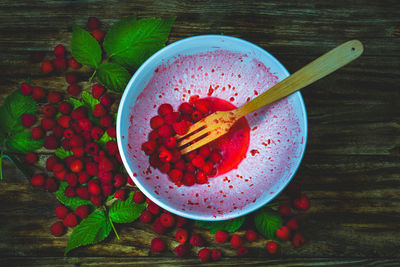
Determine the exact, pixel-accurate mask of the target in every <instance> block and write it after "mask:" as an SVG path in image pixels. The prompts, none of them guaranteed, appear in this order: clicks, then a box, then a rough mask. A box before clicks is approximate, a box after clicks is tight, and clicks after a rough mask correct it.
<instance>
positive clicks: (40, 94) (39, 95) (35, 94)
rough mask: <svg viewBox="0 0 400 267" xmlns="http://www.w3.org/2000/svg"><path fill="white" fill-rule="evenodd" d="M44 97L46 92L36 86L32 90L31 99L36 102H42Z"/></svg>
mask: <svg viewBox="0 0 400 267" xmlns="http://www.w3.org/2000/svg"><path fill="white" fill-rule="evenodd" d="M45 96H46V92H45V91H44V90H43V89H42V88H40V87H37V86H35V87H33V88H32V98H33V99H35V100H36V101H39V100H42V99H43V98H45Z"/></svg>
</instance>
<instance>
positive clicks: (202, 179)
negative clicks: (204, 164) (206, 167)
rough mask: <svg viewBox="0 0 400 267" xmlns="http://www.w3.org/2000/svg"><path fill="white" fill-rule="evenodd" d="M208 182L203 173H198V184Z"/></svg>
mask: <svg viewBox="0 0 400 267" xmlns="http://www.w3.org/2000/svg"><path fill="white" fill-rule="evenodd" d="M207 182H208V178H207V175H206V174H205V173H204V172H203V171H198V172H197V173H196V183H198V184H205V183H207Z"/></svg>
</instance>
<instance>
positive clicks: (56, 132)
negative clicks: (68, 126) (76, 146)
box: [52, 125, 64, 138]
mask: <svg viewBox="0 0 400 267" xmlns="http://www.w3.org/2000/svg"><path fill="white" fill-rule="evenodd" d="M52 132H53V135H54V136H55V137H57V138H60V137H62V136H63V135H64V128H63V127H61V126H60V125H56V126H54V127H53V129H52Z"/></svg>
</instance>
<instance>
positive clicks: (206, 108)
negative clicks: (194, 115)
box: [194, 99, 210, 114]
mask: <svg viewBox="0 0 400 267" xmlns="http://www.w3.org/2000/svg"><path fill="white" fill-rule="evenodd" d="M194 106H195V107H196V109H198V110H199V111H200V112H202V113H204V114H207V113H208V112H210V102H208V101H207V100H204V99H199V100H197V101H196V102H194Z"/></svg>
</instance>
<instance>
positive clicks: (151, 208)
mask: <svg viewBox="0 0 400 267" xmlns="http://www.w3.org/2000/svg"><path fill="white" fill-rule="evenodd" d="M147 210H148V211H150V212H151V213H152V214H154V215H158V214H160V207H159V206H158V205H157V204H156V203H154V202H151V203H149V204H148V205H147Z"/></svg>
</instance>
